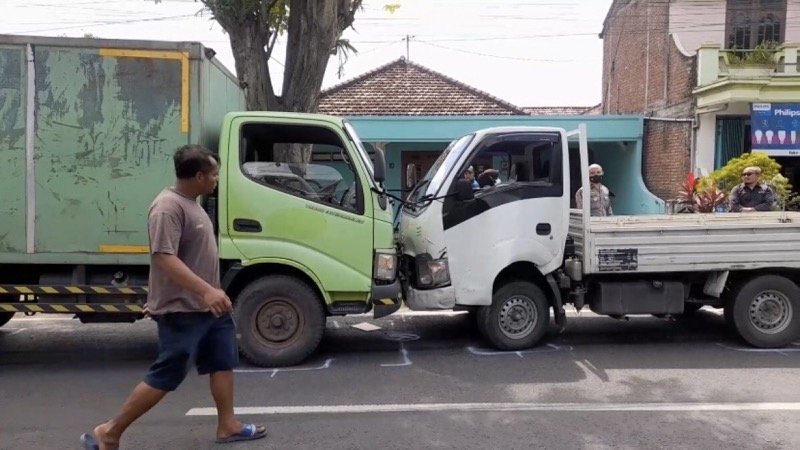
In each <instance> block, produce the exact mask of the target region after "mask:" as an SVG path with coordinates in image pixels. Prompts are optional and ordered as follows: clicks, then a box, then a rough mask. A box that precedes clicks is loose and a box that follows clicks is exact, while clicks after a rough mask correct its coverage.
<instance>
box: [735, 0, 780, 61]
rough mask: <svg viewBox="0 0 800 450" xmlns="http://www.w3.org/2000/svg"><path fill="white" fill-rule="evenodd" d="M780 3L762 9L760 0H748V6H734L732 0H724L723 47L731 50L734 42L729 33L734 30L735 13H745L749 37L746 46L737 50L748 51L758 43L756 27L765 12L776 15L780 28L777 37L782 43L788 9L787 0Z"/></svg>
mask: <svg viewBox="0 0 800 450" xmlns="http://www.w3.org/2000/svg"><path fill="white" fill-rule="evenodd" d="M779 1H780V2H781V5H780V6H778V7H775V8H774V9H763V8H762V7H761V5H760V0H749V5H748V6H736V5H734V4H733V0H726V2H725V42H724V48H725V49H727V50H733V47H734V44H733V42H732V40H731V35H732V33H733V30H734V16H735V15H736V14H745V15H746V16H747V18H748V28H749V31H750V38H749V42H748V44H747V47H748V48H737V49H735V50H737V51H748V50H754V49H755V48H756V46H757V45H758V43H756V42H757V40H758V27H759V23H758V20H759V19H760V18H762V17H763V16H765V15H766V14H775V15H776V16H777V17H778V21H779V23H780V25H781V28H780V36H779V38H778V42H779V43H783V42H784V41H785V40H786V26H787V22H788V17H787V10H788V6H787V5H788V3H789V2H788V1H787V0H779Z"/></svg>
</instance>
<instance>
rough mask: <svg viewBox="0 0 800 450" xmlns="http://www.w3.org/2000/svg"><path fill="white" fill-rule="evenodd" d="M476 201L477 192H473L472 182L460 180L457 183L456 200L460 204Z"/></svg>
mask: <svg viewBox="0 0 800 450" xmlns="http://www.w3.org/2000/svg"><path fill="white" fill-rule="evenodd" d="M474 199H475V192H473V190H472V182H471V181H469V180H465V179H463V178H462V179H460V180H458V182H457V183H456V200H458V201H460V202H468V201H470V200H474Z"/></svg>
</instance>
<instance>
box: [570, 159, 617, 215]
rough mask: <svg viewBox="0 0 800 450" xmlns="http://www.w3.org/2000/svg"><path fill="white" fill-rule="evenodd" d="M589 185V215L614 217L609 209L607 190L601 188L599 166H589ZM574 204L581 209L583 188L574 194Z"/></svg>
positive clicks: (609, 200) (601, 179)
mask: <svg viewBox="0 0 800 450" xmlns="http://www.w3.org/2000/svg"><path fill="white" fill-rule="evenodd" d="M589 184H590V186H591V190H590V195H591V196H590V197H589V207H590V213H589V214H590V215H592V216H599V217H604V216H612V215H614V212H613V211H612V209H611V194H610V193H609V192H608V188H607V187H605V186H603V168H602V167H601V166H600V164H592V165H591V166H589ZM575 202H576V204H577V207H578V208H582V207H583V187H581V188H580V189H578V192H576V193H575Z"/></svg>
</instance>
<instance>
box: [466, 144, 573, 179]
mask: <svg viewBox="0 0 800 450" xmlns="http://www.w3.org/2000/svg"><path fill="white" fill-rule="evenodd" d="M558 139H559V137H558V136H557V135H555V136H553V135H544V134H517V135H510V136H504V137H499V138H497V139H491V140H490V141H489V142H488V145H486V146H485V147H483V148H482V149H481V150H480V151H479V152H478V153H477V154H476V155H475V156H474V157H473V158H472V162H471V163H470V165H472V166H474V167H476V166H477V162H478V161H490V162H491V164H490V166H488V167H484V169H494V170H497V172H498V174H499V182H500V184H508V183H546V184H553V183H560V182H561V179H562V173H561V146H560V145H558ZM475 175H476V176H478V175H479V173H476V174H475Z"/></svg>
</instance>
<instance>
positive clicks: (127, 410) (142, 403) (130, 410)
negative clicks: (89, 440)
mask: <svg viewBox="0 0 800 450" xmlns="http://www.w3.org/2000/svg"><path fill="white" fill-rule="evenodd" d="M165 395H167V391H162V390H160V389H154V388H152V387H150V386H148V385H147V383H145V382H141V383H139V384H138V385H137V386H136V387H135V388H134V389H133V392H131V395H130V397H128V400H127V401H126V402H125V404H124V405H122V410H121V411H120V412H119V414H118V415H117V416H116V417H114V418H113V419H111V420H110V421H108V422H106V423H104V424H101V425H98V426H97V427H96V428H95V429H94V435H95V437H96V438H97V444H98V446H99V447H100V450H113V449H116V448H117V447H119V441H120V439H121V438H122V433H124V432H125V430H127V429H128V427H129V426H131V424H132V423H133V422H135V421H136V420H137V419H138V418H139V417H142V416H143V415H144V414H145V413H146V412H147V411H150V409H152V408H153V406H155V405H156V404H158V402H160V401H161V399H163V398H164V396H165Z"/></svg>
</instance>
